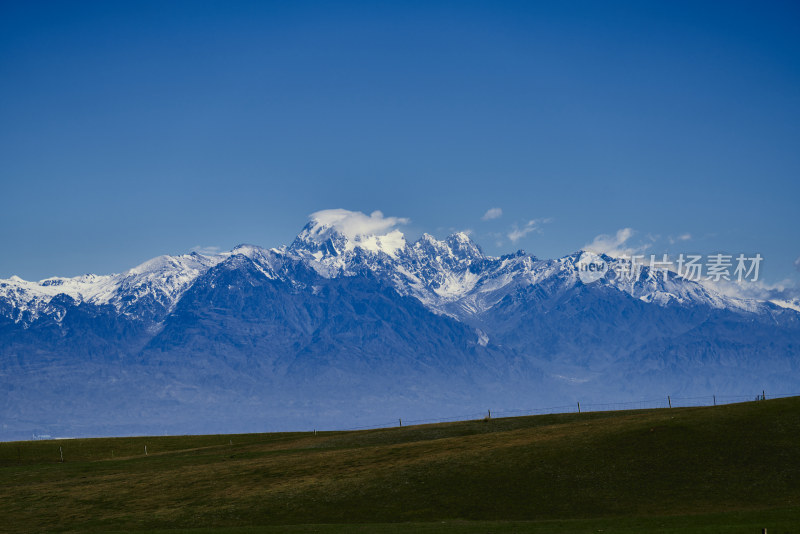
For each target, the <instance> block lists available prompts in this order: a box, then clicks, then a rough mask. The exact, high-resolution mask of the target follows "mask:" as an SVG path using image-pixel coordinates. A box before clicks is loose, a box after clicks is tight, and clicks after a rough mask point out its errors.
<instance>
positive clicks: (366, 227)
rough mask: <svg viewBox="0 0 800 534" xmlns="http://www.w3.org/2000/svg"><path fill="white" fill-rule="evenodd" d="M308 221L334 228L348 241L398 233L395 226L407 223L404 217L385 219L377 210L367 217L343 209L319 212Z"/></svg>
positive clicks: (407, 220)
mask: <svg viewBox="0 0 800 534" xmlns="http://www.w3.org/2000/svg"><path fill="white" fill-rule="evenodd" d="M309 219H311V221H313V222H316V223H317V224H319V225H321V226H327V227H331V228H334V229H335V230H336V231H337V232H339V233H340V234H342V235H344V236H345V237H347V238H348V239H357V238H360V237H363V236H371V235H384V234H388V233H390V232H392V231H399V230H396V228H395V227H396V226H398V225H401V224H408V223H409V219H407V218H405V217H385V216H384V215H383V213H382V212H380V211H377V210H376V211H373V212H372V213H371V214H369V215H366V214H364V213H361V212H360V211H349V210H345V209H330V210H321V211H317V212H314V213H312V214H311V215H309Z"/></svg>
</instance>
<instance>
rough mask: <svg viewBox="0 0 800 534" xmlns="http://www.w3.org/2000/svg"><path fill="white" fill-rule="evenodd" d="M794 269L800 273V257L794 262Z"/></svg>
mask: <svg viewBox="0 0 800 534" xmlns="http://www.w3.org/2000/svg"><path fill="white" fill-rule="evenodd" d="M794 268H795V269H797V270H798V271H800V256H798V257H797V259H796V260H794Z"/></svg>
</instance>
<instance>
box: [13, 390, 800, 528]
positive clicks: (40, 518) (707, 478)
mask: <svg viewBox="0 0 800 534" xmlns="http://www.w3.org/2000/svg"><path fill="white" fill-rule="evenodd" d="M145 446H146V447H147V452H148V454H147V455H146V456H145V454H144V448H145ZM59 447H61V449H62V450H63V454H64V462H63V463H62V462H61V461H60V455H59ZM762 528H767V529H768V532H769V534H775V533H780V534H783V533H800V398H789V399H777V400H768V401H758V402H749V403H743V404H734V405H726V406H716V407H707V408H674V409H658V410H641V411H625V412H595V413H582V414H564V415H544V416H532V417H515V418H503V419H492V420H489V421H484V420H479V421H465V422H458V423H444V424H435V425H423V426H416V427H403V428H391V429H383V430H365V431H354V432H322V433H318V434H317V435H314V434H313V433H309V432H303V433H277V434H243V435H224V436H223V435H219V436H174V437H137V438H98V439H77V440H60V441H55V440H54V441H30V442H8V443H0V531H3V532H6V531H8V532H41V531H52V530H65V531H79V532H83V531H121V532H127V531H170V532H175V531H178V532H183V531H191V532H214V533H219V532H298V533H300V532H322V533H329V532H330V533H333V532H337V533H339V532H354V533H372V532H377V533H399V532H430V533H433V532H459V533H460V532H463V533H478V532H480V533H485V532H496V533H505V532H537V533H538V532H541V533H545V532H576V533H590V532H591V533H597V532H604V533H606V534H608V533H635V532H659V533H667V532H680V533H740V532H741V533H760V532H761V529H762Z"/></svg>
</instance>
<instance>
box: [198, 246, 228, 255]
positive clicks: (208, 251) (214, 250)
mask: <svg viewBox="0 0 800 534" xmlns="http://www.w3.org/2000/svg"><path fill="white" fill-rule="evenodd" d="M221 250H222V249H220V248H219V247H203V246H200V245H197V246H196V247H194V248H192V252H197V253H198V254H203V255H204V256H213V255H215V254H219V253H220V251H221Z"/></svg>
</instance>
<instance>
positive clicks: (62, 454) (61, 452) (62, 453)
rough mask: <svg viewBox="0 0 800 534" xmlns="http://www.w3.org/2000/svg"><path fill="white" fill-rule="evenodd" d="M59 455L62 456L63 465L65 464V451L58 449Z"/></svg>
mask: <svg viewBox="0 0 800 534" xmlns="http://www.w3.org/2000/svg"><path fill="white" fill-rule="evenodd" d="M58 454H60V455H61V463H64V451H63V450H62V449H61V447H59V448H58Z"/></svg>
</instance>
